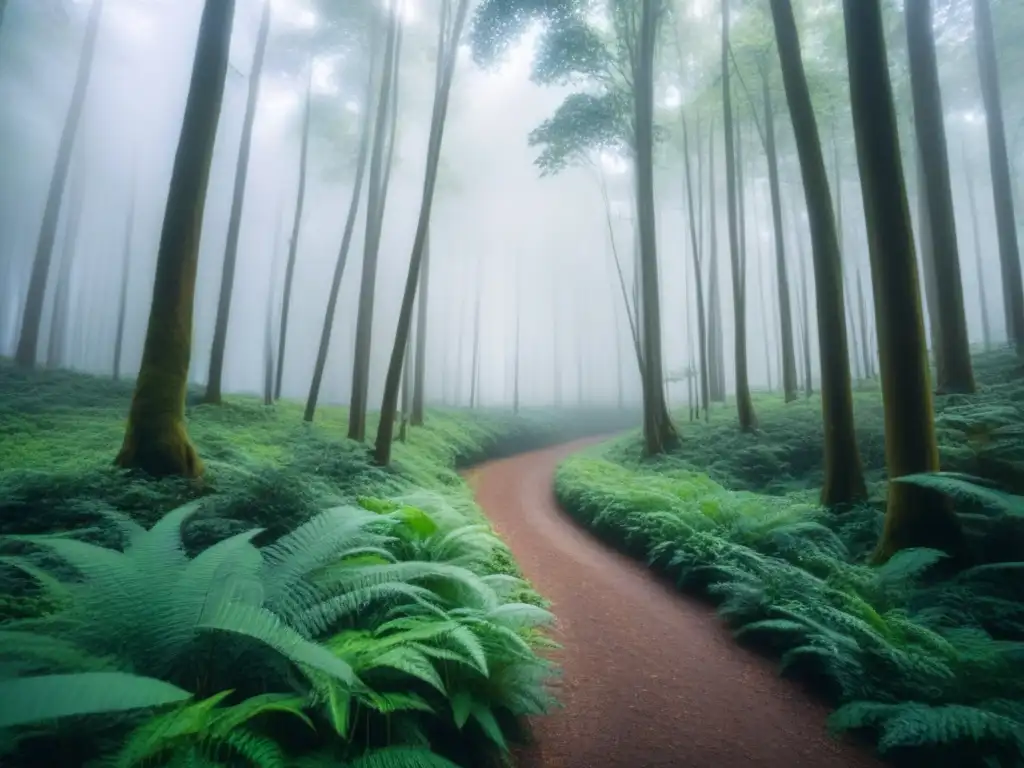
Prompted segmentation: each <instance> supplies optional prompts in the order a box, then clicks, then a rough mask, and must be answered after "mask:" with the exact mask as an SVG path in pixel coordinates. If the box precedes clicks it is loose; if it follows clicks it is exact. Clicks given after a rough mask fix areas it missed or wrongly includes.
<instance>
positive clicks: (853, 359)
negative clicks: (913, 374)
mask: <svg viewBox="0 0 1024 768" xmlns="http://www.w3.org/2000/svg"><path fill="white" fill-rule="evenodd" d="M832 174H833V176H834V178H835V186H836V237H837V238H838V239H839V260H840V264H841V265H842V267H843V303H844V304H845V306H846V328H847V330H848V331H849V333H850V350H849V351H850V365H851V368H852V371H853V375H854V377H855V379H860V378H862V376H861V372H860V370H859V367H860V349H859V347H858V345H857V325H856V323H854V322H853V302H852V301H850V270H849V266H850V265H849V261H848V260H847V263H845V264H844V263H843V259H844V258H845V257H846V253H847V252H846V230H845V229H844V228H843V170H842V163H841V158H840V156H839V141H838V139H837V138H836V121H835V118H834V117H833V120H832Z"/></svg>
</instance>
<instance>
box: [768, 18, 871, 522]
mask: <svg viewBox="0 0 1024 768" xmlns="http://www.w3.org/2000/svg"><path fill="white" fill-rule="evenodd" d="M771 10H772V18H773V20H774V24H775V37H776V41H777V43H778V50H779V57H780V61H781V63H782V78H783V82H784V84H785V88H786V100H787V102H788V103H789V112H790V115H791V117H792V122H793V131H794V134H795V136H796V145H797V153H798V155H799V158H800V172H801V176H802V179H803V188H804V199H805V202H806V206H807V214H808V218H809V220H810V229H811V256H812V261H813V265H814V284H815V288H816V291H815V293H816V299H817V318H818V354H819V357H820V360H821V409H822V421H823V425H824V433H825V445H824V448H825V478H824V482H823V484H822V489H821V500H822V504H825V505H829V506H831V505H837V504H848V503H851V502H855V501H857V500H860V499H863V498H864V497H866V496H867V490H866V487H865V483H864V473H863V469H862V466H861V459H860V452H859V450H858V448H857V435H856V429H855V426H854V424H855V421H854V416H853V391H852V390H853V388H852V384H851V381H850V361H849V353H848V351H847V344H846V313H845V311H844V307H843V266H842V261H841V255H840V247H839V236H838V233H837V232H836V221H835V217H834V215H833V212H832V210H831V209H832V196H831V194H830V193H829V188H828V174H827V172H826V171H825V159H824V156H823V154H822V150H821V141H820V139H819V137H818V127H817V121H816V120H815V117H814V109H813V106H812V104H811V94H810V90H809V88H808V86H807V78H806V75H805V73H804V67H803V60H802V58H801V51H800V39H799V36H798V33H797V28H796V20H795V19H794V17H793V8H792V6H791V5H790V2H789V0H771ZM794 234H795V236H796V237H797V238H798V240H797V242H798V243H799V242H800V240H799V238H800V233H799V231H795V232H794ZM800 256H801V258H800V262H801V275H805V274H806V273H805V270H804V268H803V266H802V265H803V264H804V263H805V262H804V259H803V254H801V255H800ZM801 294H802V299H803V304H804V360H805V373H806V376H807V389H808V394H809V393H810V388H811V364H810V357H811V355H810V327H811V318H810V307H809V302H808V301H807V278H806V277H805V276H803V277H802V279H801Z"/></svg>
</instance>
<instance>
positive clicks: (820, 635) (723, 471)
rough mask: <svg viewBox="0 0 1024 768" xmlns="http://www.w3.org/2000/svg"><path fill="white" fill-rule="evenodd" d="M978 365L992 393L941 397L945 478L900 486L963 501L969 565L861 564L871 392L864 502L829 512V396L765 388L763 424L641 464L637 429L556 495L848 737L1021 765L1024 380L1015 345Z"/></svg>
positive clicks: (874, 417) (870, 534)
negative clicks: (810, 695)
mask: <svg viewBox="0 0 1024 768" xmlns="http://www.w3.org/2000/svg"><path fill="white" fill-rule="evenodd" d="M976 370H977V372H978V379H979V382H980V383H981V384H982V385H983V386H982V387H981V391H980V392H979V393H978V394H977V395H972V396H956V395H951V396H946V397H940V398H938V399H937V402H936V410H937V412H936V421H937V425H938V428H939V435H940V442H941V451H942V465H943V469H944V470H947V471H946V472H943V473H939V474H932V475H917V476H909V477H905V478H902V479H901V482H910V483H917V484H919V485H923V486H926V487H929V488H932V489H934V490H935V491H936V492H937V493H941V494H944V495H947V496H951V497H953V498H954V499H955V502H956V509H957V512H958V516H959V518H960V520H961V522H962V524H963V525H964V527H965V529H966V531H967V533H968V534H969V538H970V541H971V544H972V551H973V556H974V562H973V563H972V564H970V566H969V567H966V568H964V569H959V570H954V569H952V568H950V567H949V564H948V562H947V561H946V558H945V557H944V556H943V554H942V553H940V552H938V551H935V550H927V549H910V550H905V551H903V552H900V553H898V554H897V555H896V556H895V557H893V558H892V559H891V560H890V561H889V562H888V563H886V564H885V565H884V566H882V567H876V568H872V567H869V566H868V565H866V561H867V559H868V557H869V555H870V554H871V551H872V549H873V548H874V546H875V544H876V542H877V540H878V537H879V534H880V532H881V528H882V522H883V517H884V502H883V501H881V499H880V497H879V491H881V490H882V485H881V482H880V481H881V479H882V478H881V473H882V470H883V468H884V455H883V444H882V426H883V425H882V420H881V405H880V403H879V402H878V401H879V397H878V394H877V393H876V392H872V391H871V390H870V388H868V389H867V390H866V391H862V392H859V393H858V394H857V402H856V409H857V417H858V433H859V435H860V438H861V449H862V452H863V458H864V462H865V467H866V469H867V470H869V476H870V477H873V478H874V480H875V483H874V491H875V492H874V493H873V500H872V501H871V502H870V503H868V504H864V505H860V506H856V507H853V508H848V509H846V510H844V511H832V512H829V511H825V510H822V509H821V508H820V507H819V506H818V504H817V498H816V495H817V489H818V487H819V483H820V475H821V471H822V468H821V454H822V451H821V442H822V439H823V438H822V435H821V427H820V424H821V421H820V406H819V404H818V403H817V402H816V398H814V399H811V400H810V401H802V402H799V403H791V404H789V405H783V403H782V402H781V398H780V399H778V400H777V401H776V399H774V398H772V397H768V396H766V397H764V398H762V399H761V400H760V402H759V403H758V410H759V413H760V414H761V431H760V432H759V433H757V434H754V435H743V434H741V433H739V432H738V430H736V427H735V422H734V421H733V420H732V419H730V418H729V416H728V415H727V414H726V413H725V411H724V409H723V410H722V411H720V412H719V413H718V414H714V413H713V415H712V419H711V422H710V423H709V424H703V423H692V424H688V425H687V429H686V430H685V435H686V439H685V440H684V442H683V444H682V446H681V447H680V449H679V450H678V451H677V452H675V453H674V454H671V455H667V456H661V457H658V458H655V459H642V458H641V455H642V443H641V438H640V436H639V435H637V434H632V435H629V436H627V437H623V438H621V439H618V440H616V441H613V442H611V443H606V444H602V445H599V446H596V447H594V448H593V449H591V450H589V451H587V452H585V453H583V454H579V455H577V456H574V457H572V458H570V459H568V460H567V461H566V462H565V463H564V464H563V465H562V466H561V467H560V469H559V472H558V475H557V478H556V491H557V494H558V497H559V499H560V500H561V502H562V504H563V505H564V506H565V508H566V509H567V510H568V511H569V512H570V513H571V514H572V515H573V516H574V517H576V518H577V519H578V520H580V521H581V522H582V523H583V524H585V525H587V526H588V527H590V528H591V529H592V530H594V531H595V532H596V533H597V534H599V535H600V536H601V537H603V538H604V539H605V540H607V541H609V542H610V543H612V544H613V545H615V546H617V547H619V548H621V549H623V550H625V551H627V552H628V553H630V554H632V555H633V556H635V557H638V558H643V559H645V560H646V561H647V562H648V563H649V564H650V566H651V567H652V568H653V569H655V570H656V571H658V572H660V573H661V574H663V575H665V576H668V577H670V578H672V579H673V580H675V582H676V583H677V584H678V585H679V587H680V588H681V589H684V590H687V591H693V592H696V593H698V594H701V595H706V596H709V597H710V598H712V599H713V600H714V601H715V603H716V604H717V606H718V611H719V613H720V614H721V616H722V617H723V618H724V619H725V620H726V621H728V622H729V624H730V625H731V626H732V627H733V628H734V629H735V632H736V635H737V637H738V638H740V639H741V640H743V641H745V642H751V643H753V644H756V645H757V646H758V647H760V648H762V649H766V650H768V651H770V652H773V653H776V654H778V655H780V656H781V667H782V670H783V672H784V673H786V674H792V675H794V676H797V677H800V678H802V679H804V680H807V681H809V682H811V683H813V684H814V685H815V687H816V688H818V689H819V691H820V692H821V693H822V694H823V695H825V696H827V697H828V698H829V699H830V700H831V701H832V702H833V703H834V704H835V705H836V706H837V709H836V711H835V712H834V713H833V715H832V717H831V721H830V724H831V727H832V728H833V729H834V730H835V731H836V732H841V731H859V732H865V733H867V734H869V735H871V736H873V737H874V738H875V739H876V740H877V745H878V749H879V751H880V752H881V753H882V754H883V755H885V756H887V757H890V758H892V759H894V760H895V761H896V762H899V763H902V764H913V765H930V766H944V765H950V766H954V765H955V766H975V765H977V766H994V765H1000V766H1012V765H1021V764H1024V581H1022V579H1021V573H1022V571H1024V562H1022V561H1021V552H1024V520H1022V518H1024V498H1022V497H1021V496H1019V495H1013V493H1017V494H1022V493H1024V443H1022V441H1021V440H1020V437H1021V434H1022V430H1024V384H1022V383H1021V381H1020V379H1019V376H1017V375H1016V361H1015V359H1014V357H1013V355H1012V354H1011V353H992V354H987V355H983V356H980V357H979V358H978V360H977V361H976ZM716 416H717V418H716ZM1000 488H1001V489H1000Z"/></svg>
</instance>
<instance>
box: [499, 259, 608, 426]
mask: <svg viewBox="0 0 1024 768" xmlns="http://www.w3.org/2000/svg"><path fill="white" fill-rule="evenodd" d="M518 264H519V262H516V265H517V269H516V340H515V361H514V363H513V365H512V413H513V414H516V415H518V413H519V361H520V354H521V352H520V347H519V342H520V340H521V335H520V331H521V328H520V323H521V321H522V299H521V297H520V291H521V287H520V281H519V270H518ZM616 344H618V334H616Z"/></svg>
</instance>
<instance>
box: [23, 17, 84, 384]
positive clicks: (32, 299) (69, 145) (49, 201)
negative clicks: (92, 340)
mask: <svg viewBox="0 0 1024 768" xmlns="http://www.w3.org/2000/svg"><path fill="white" fill-rule="evenodd" d="M102 14H103V0H93V4H92V8H90V9H89V19H88V21H87V22H86V27H85V40H84V41H83V43H82V53H81V55H80V57H79V60H78V74H77V75H76V76H75V85H74V87H73V89H72V91H71V103H70V105H69V106H68V111H67V116H66V117H65V119H64V128H63V130H62V131H61V135H60V143H59V144H58V146H57V159H56V161H55V162H54V166H53V175H52V176H51V177H50V187H49V190H48V192H47V195H46V207H45V208H44V209H43V220H42V224H41V226H40V231H39V242H38V244H37V246H36V254H35V258H34V259H33V260H32V273H31V276H30V277H29V282H28V293H27V295H26V297H25V306H24V311H23V314H22V317H21V333H20V335H19V337H18V346H17V349H16V350H15V352H14V360H15V362H17V363H18V365H21V366H24V367H26V368H31V367H33V366H35V364H36V360H37V358H38V354H39V332H40V326H41V325H42V321H43V302H44V300H45V298H46V284H47V282H48V280H49V277H50V264H51V262H52V261H53V246H54V243H55V242H56V239H57V225H58V223H59V221H60V209H61V202H62V200H63V197H64V187H65V186H66V183H67V178H68V171H69V169H70V167H71V155H72V151H73V150H74V147H75V137H76V136H77V135H78V126H79V124H80V123H81V121H82V112H83V111H84V108H85V96H86V92H87V91H88V90H89V79H90V77H91V75H92V65H93V60H94V59H95V58H96V38H97V36H98V34H99V28H100V18H101V16H102Z"/></svg>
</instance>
